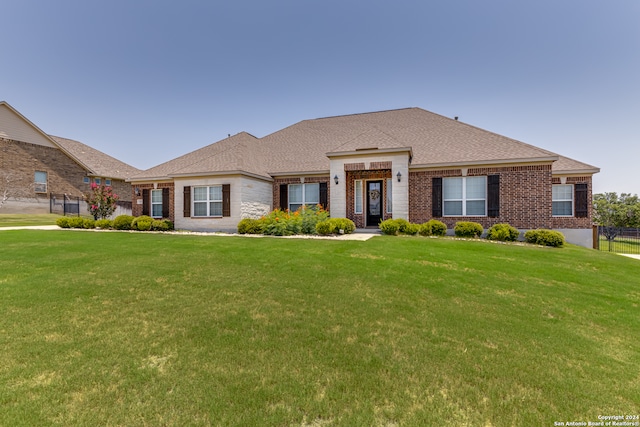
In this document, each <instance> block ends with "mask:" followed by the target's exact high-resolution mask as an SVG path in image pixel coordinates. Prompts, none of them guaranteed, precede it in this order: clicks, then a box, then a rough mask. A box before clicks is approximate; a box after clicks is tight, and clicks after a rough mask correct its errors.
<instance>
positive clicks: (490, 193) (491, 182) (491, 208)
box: [487, 175, 500, 218]
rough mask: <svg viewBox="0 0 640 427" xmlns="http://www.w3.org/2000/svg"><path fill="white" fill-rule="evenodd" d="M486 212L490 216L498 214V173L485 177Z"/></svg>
mask: <svg viewBox="0 0 640 427" xmlns="http://www.w3.org/2000/svg"><path fill="white" fill-rule="evenodd" d="M487 205H488V206H487V213H488V215H489V216H490V217H491V218H497V217H499V216H500V175H489V176H488V177H487Z"/></svg>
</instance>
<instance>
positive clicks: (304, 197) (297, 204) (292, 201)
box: [289, 183, 320, 212]
mask: <svg viewBox="0 0 640 427" xmlns="http://www.w3.org/2000/svg"><path fill="white" fill-rule="evenodd" d="M319 203H320V184H318V183H310V184H289V211H291V212H295V211H297V210H298V209H300V208H301V207H302V206H304V205H307V206H309V207H313V206H315V205H317V204H319Z"/></svg>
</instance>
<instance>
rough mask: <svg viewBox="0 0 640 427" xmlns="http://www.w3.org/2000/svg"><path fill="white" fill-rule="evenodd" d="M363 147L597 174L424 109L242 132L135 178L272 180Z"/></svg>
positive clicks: (422, 162)
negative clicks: (238, 175)
mask: <svg viewBox="0 0 640 427" xmlns="http://www.w3.org/2000/svg"><path fill="white" fill-rule="evenodd" d="M362 150H367V151H369V152H371V150H380V151H394V150H398V151H400V150H402V151H409V152H410V155H411V157H412V164H411V166H410V167H411V168H419V167H447V166H462V165H478V164H496V163H524V162H553V166H552V169H553V171H554V172H558V171H560V172H562V173H597V172H598V171H599V169H598V168H596V167H594V166H591V165H587V164H586V163H582V162H578V161H575V160H572V159H569V158H567V157H563V156H560V155H558V154H556V153H553V152H551V151H548V150H544V149H542V148H539V147H535V146H533V145H530V144H526V143H524V142H521V141H517V140H515V139H512V138H508V137H505V136H502V135H498V134H496V133H493V132H489V131H486V130H484V129H480V128H478V127H475V126H471V125H468V124H465V123H462V122H459V121H457V120H454V119H450V118H447V117H444V116H441V115H439V114H435V113H431V112H429V111H426V110H423V109H421V108H405V109H399V110H388V111H378V112H372V113H362V114H351V115H344V116H335V117H325V118H319V119H312V120H303V121H301V122H298V123H296V124H294V125H291V126H289V127H286V128H284V129H282V130H279V131H277V132H274V133H272V134H270V135H267V136H265V137H263V138H260V139H258V138H255V137H253V136H251V135H249V134H247V133H245V132H243V133H240V134H238V135H236V136H234V137H231V138H227V139H225V140H222V141H219V142H216V143H214V144H211V145H208V146H207V147H204V148H201V149H200V150H196V151H194V152H192V153H188V154H185V155H184V156H181V157H179V158H177V159H175V160H171V161H169V162H166V163H163V164H162V165H159V166H156V167H155V168H151V169H149V170H147V171H145V172H143V173H141V174H139V175H137V176H135V177H134V179H139V178H148V179H149V178H152V177H170V176H179V175H194V174H200V175H205V174H206V175H212V174H214V173H216V174H217V173H218V172H225V171H245V172H249V173H252V174H255V175H259V176H262V177H267V178H270V177H272V176H277V175H287V174H292V173H304V174H311V173H326V172H328V171H329V163H330V159H329V157H333V156H344V155H351V154H358V153H357V152H358V151H362ZM578 171H579V172H578Z"/></svg>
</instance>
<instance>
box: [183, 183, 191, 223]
mask: <svg viewBox="0 0 640 427" xmlns="http://www.w3.org/2000/svg"><path fill="white" fill-rule="evenodd" d="M182 197H183V203H182V207H183V209H182V216H183V217H184V218H189V217H190V216H191V187H189V186H186V187H184V189H183V190H182Z"/></svg>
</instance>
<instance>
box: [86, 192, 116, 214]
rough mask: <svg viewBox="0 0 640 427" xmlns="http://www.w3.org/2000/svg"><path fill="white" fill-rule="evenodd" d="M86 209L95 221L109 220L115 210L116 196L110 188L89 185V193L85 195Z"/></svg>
mask: <svg viewBox="0 0 640 427" xmlns="http://www.w3.org/2000/svg"><path fill="white" fill-rule="evenodd" d="M86 197H87V209H88V210H89V212H90V213H91V215H93V218H94V219H95V220H98V219H103V218H109V217H110V216H111V214H113V212H114V211H115V210H116V202H117V201H118V195H117V194H116V193H114V192H113V189H112V188H111V187H106V186H104V185H98V184H96V183H92V184H91V193H89V194H87V195H86Z"/></svg>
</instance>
